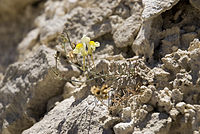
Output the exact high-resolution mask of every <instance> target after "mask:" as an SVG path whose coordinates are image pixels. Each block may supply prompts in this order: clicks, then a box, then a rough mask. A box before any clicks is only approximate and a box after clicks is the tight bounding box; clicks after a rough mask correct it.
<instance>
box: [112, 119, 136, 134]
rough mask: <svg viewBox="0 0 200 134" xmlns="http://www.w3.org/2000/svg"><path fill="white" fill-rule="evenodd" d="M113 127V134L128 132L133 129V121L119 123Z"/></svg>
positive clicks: (126, 133)
mask: <svg viewBox="0 0 200 134" xmlns="http://www.w3.org/2000/svg"><path fill="white" fill-rule="evenodd" d="M113 129H114V132H115V134H129V133H130V132H132V131H133V122H128V123H119V124H117V125H115V126H114V128H113Z"/></svg>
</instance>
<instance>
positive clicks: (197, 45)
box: [188, 39, 200, 51]
mask: <svg viewBox="0 0 200 134" xmlns="http://www.w3.org/2000/svg"><path fill="white" fill-rule="evenodd" d="M198 48H200V42H199V39H194V40H193V41H192V42H190V46H189V48H188V51H193V50H194V49H198Z"/></svg>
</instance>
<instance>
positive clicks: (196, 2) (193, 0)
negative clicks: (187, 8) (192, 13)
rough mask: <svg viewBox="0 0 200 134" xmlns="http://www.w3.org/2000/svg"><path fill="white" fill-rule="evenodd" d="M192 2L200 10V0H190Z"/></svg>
mask: <svg viewBox="0 0 200 134" xmlns="http://www.w3.org/2000/svg"><path fill="white" fill-rule="evenodd" d="M189 1H190V4H191V5H192V6H193V7H195V8H196V9H198V10H200V1H199V0H189Z"/></svg>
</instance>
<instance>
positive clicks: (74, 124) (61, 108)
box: [22, 96, 108, 134]
mask: <svg viewBox="0 0 200 134" xmlns="http://www.w3.org/2000/svg"><path fill="white" fill-rule="evenodd" d="M94 100H95V98H94V97H93V96H88V97H87V98H85V99H84V100H82V101H81V102H77V101H76V100H75V99H74V97H70V98H68V99H65V100H64V101H62V102H60V103H59V104H58V105H57V106H56V107H55V108H54V109H52V110H51V111H50V112H49V113H48V114H47V115H46V116H44V118H43V119H42V120H41V121H39V122H37V123H36V124H34V125H33V126H32V127H31V128H29V129H27V130H25V131H23V133H22V134H35V133H38V134H45V133H71V134H73V133H93V134H94V133H102V132H103V128H101V126H102V123H101V122H100V120H101V119H102V118H103V117H104V116H105V115H106V114H108V111H107V107H105V106H104V105H95V102H94Z"/></svg>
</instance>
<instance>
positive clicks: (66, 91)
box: [63, 82, 76, 99]
mask: <svg viewBox="0 0 200 134" xmlns="http://www.w3.org/2000/svg"><path fill="white" fill-rule="evenodd" d="M75 89H76V87H75V86H74V85H73V84H72V83H70V82H67V83H66V84H65V87H64V91H63V98H64V99H66V98H69V97H70V96H72V93H73V91H74V90H75Z"/></svg>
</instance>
